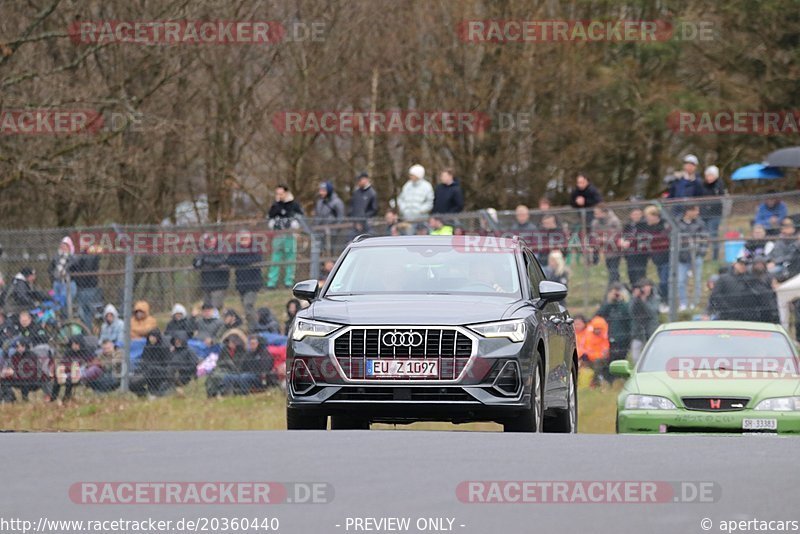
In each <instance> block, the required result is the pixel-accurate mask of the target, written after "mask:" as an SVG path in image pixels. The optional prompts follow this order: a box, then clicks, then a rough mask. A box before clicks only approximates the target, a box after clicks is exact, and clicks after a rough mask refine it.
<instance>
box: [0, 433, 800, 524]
mask: <svg viewBox="0 0 800 534" xmlns="http://www.w3.org/2000/svg"><path fill="white" fill-rule="evenodd" d="M798 452H800V441H798V440H797V439H793V438H779V437H774V436H741V437H739V436H736V437H722V436H702V437H701V436H601V435H576V436H575V435H572V436H571V435H523V434H514V435H509V434H502V433H476V432H422V431H337V432H331V431H328V432H157V433H156V432H152V433H138V432H120V433H61V434H2V435H0V458H2V462H1V463H0V480H2V484H0V520H2V519H4V518H5V519H9V518H22V519H30V520H32V521H33V522H34V524H36V522H37V521H38V519H39V518H40V517H42V516H44V517H46V518H47V519H49V520H53V519H73V520H79V519H83V520H114V519H126V520H137V521H139V520H143V519H147V518H154V519H162V520H168V519H172V520H175V521H177V520H178V519H180V518H200V517H207V518H211V517H217V518H221V517H227V518H235V517H277V518H278V519H279V521H280V529H279V531H278V532H282V533H302V534H309V533H315V534H326V533H343V532H420V530H418V529H417V527H416V524H415V522H416V521H417V519H418V518H439V517H447V518H453V519H454V523H453V527H452V532H457V533H464V534H472V533H480V534H497V533H520V534H523V533H525V534H531V533H549V532H558V533H562V532H567V533H575V532H587V533H588V532H637V533H642V532H646V533H648V534H649V533H656V532H658V533H660V532H664V533H670V534H673V533H684V532H688V533H692V532H707V530H703V529H702V528H701V525H700V522H701V520H703V519H705V518H708V519H711V520H712V521H713V524H712V528H711V529H710V531H711V532H720V530H719V522H720V521H722V520H727V521H730V520H751V519H758V520H800V507H798V506H797V495H798V491H797V488H798V478H799V477H798V475H800V467H798ZM475 480H482V481H502V480H513V481H520V480H525V481H604V480H612V481H672V482H676V481H694V482H698V481H705V482H713V483H714V484H715V487H716V488H717V490H715V491H719V493H720V494H719V495H718V496H717V497H718V499H717V501H716V502H706V503H688V504H687V503H679V504H676V503H671V502H670V503H658V504H633V503H625V504H606V503H594V504H584V503H581V504H578V503H574V504H539V503H532V504H466V503H463V502H461V501H459V499H458V497H457V495H456V488H457V486H458V485H459V483H461V482H463V481H475ZM85 481H94V482H103V481H117V482H119V481H140V482H141V481H149V482H157V481H172V482H175V481H277V482H326V483H328V484H331V485H332V487H333V492H334V497H333V500H332V501H331V502H330V503H328V504H269V505H252V504H251V505H235V506H234V505H197V504H194V505H174V504H173V505H166V504H160V505H152V504H146V505H145V504H137V505H119V504H113V505H96V504H95V505H86V504H76V503H74V502H73V501H72V500H71V499H70V497H69V488H70V486H71V485H72V484H74V483H76V482H85ZM348 517H350V518H353V517H362V518H364V517H375V518H380V517H409V518H411V526H410V528H409V530H405V531H398V530H385V529H384V530H371V531H365V530H354V529H353V528H350V529H349V530H348V529H347V528H346V524H347V518H348ZM337 525H339V526H337ZM462 525H463V526H462ZM173 531H174V530H173ZM751 531H756V530H751ZM3 532H13V530H3ZM48 532H55V530H50V531H45V532H44V533H42V532H41V531H40V532H39V533H38V534H48ZM62 532H66V530H62ZM114 532H120V531H114ZM209 532H212V531H211V530H209ZM251 532H253V531H252V530H251ZM259 532H265V531H264V530H261V531H259ZM425 532H448V531H447V530H427V531H425Z"/></svg>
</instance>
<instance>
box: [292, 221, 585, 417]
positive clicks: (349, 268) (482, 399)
mask: <svg viewBox="0 0 800 534" xmlns="http://www.w3.org/2000/svg"><path fill="white" fill-rule="evenodd" d="M294 295H295V296H296V297H297V298H299V299H302V300H307V301H310V303H311V304H310V306H308V307H307V308H306V309H304V310H302V311H300V312H299V313H298V314H297V316H296V317H295V320H294V322H293V325H292V327H291V329H290V331H289V343H288V347H287V362H286V366H287V367H286V368H287V376H288V380H287V381H288V392H287V408H286V419H287V426H288V428H289V429H320V430H324V429H326V428H327V423H328V417H329V416H330V418H331V428H333V429H367V428H369V425H370V423H374V422H385V423H394V424H404V423H411V422H415V421H450V422H454V423H465V422H472V421H494V422H498V423H500V424H502V425H503V428H504V429H505V430H506V431H514V432H539V431H542V430H544V431H546V432H575V431H576V429H577V422H578V417H577V414H578V396H577V390H576V378H577V356H576V350H575V332H574V330H573V327H572V318H571V317H570V315H569V312H568V311H567V309H566V308H565V307H564V305H563V300H564V299H565V297H566V295H567V288H566V287H565V286H564V285H562V284H559V283H556V282H550V281H547V280H545V276H544V274H543V272H542V268H541V266H540V265H539V263H538V262H537V260H536V258H535V256H534V254H533V253H532V252H531V251H530V249H529V248H528V247H527V246H526V245H525V244H524V242H523V241H521V240H519V239H503V238H494V237H480V236H408V237H368V236H360V237H358V238H356V239H355V240H354V241H353V242H352V243H351V244H350V245H348V247H347V248H346V249H345V251H344V252H343V253H342V255H341V256H340V257H339V259H338V261H337V262H336V265H335V266H334V268H333V270H332V272H331V273H330V276H329V277H328V279H327V281H326V282H325V284H324V285H323V286H322V287H321V288H320V287H319V284H318V282H317V281H316V280H307V281H304V282H300V283H298V284H296V285H295V287H294Z"/></svg>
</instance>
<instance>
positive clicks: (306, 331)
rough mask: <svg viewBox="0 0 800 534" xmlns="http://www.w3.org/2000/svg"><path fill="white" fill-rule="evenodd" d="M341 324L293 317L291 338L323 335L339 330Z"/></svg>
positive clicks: (296, 339)
mask: <svg viewBox="0 0 800 534" xmlns="http://www.w3.org/2000/svg"><path fill="white" fill-rule="evenodd" d="M340 328H341V325H338V324H331V323H323V322H322V321H312V320H311V319H295V321H294V325H293V327H292V339H294V340H295V341H300V340H301V339H303V338H305V337H307V336H308V337H324V336H327V335H328V334H330V333H331V332H335V331H336V330H339V329H340Z"/></svg>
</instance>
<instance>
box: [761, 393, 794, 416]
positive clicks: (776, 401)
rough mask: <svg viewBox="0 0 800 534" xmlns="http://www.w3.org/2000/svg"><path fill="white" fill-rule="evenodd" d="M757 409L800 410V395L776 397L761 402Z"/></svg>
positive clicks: (776, 410)
mask: <svg viewBox="0 0 800 534" xmlns="http://www.w3.org/2000/svg"><path fill="white" fill-rule="evenodd" d="M755 409H756V410H765V411H769V412H800V397H775V398H773V399H764V400H762V401H761V402H759V403H758V404H757V405H756V407H755Z"/></svg>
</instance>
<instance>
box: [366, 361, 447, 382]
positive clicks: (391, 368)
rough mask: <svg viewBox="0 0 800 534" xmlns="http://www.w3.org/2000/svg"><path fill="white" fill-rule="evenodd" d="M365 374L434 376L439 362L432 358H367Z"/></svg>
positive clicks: (411, 376) (408, 376)
mask: <svg viewBox="0 0 800 534" xmlns="http://www.w3.org/2000/svg"><path fill="white" fill-rule="evenodd" d="M367 376H368V377H372V378H436V377H438V376H439V364H438V362H436V361H434V360H390V359H385V360H384V359H381V360H367Z"/></svg>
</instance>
